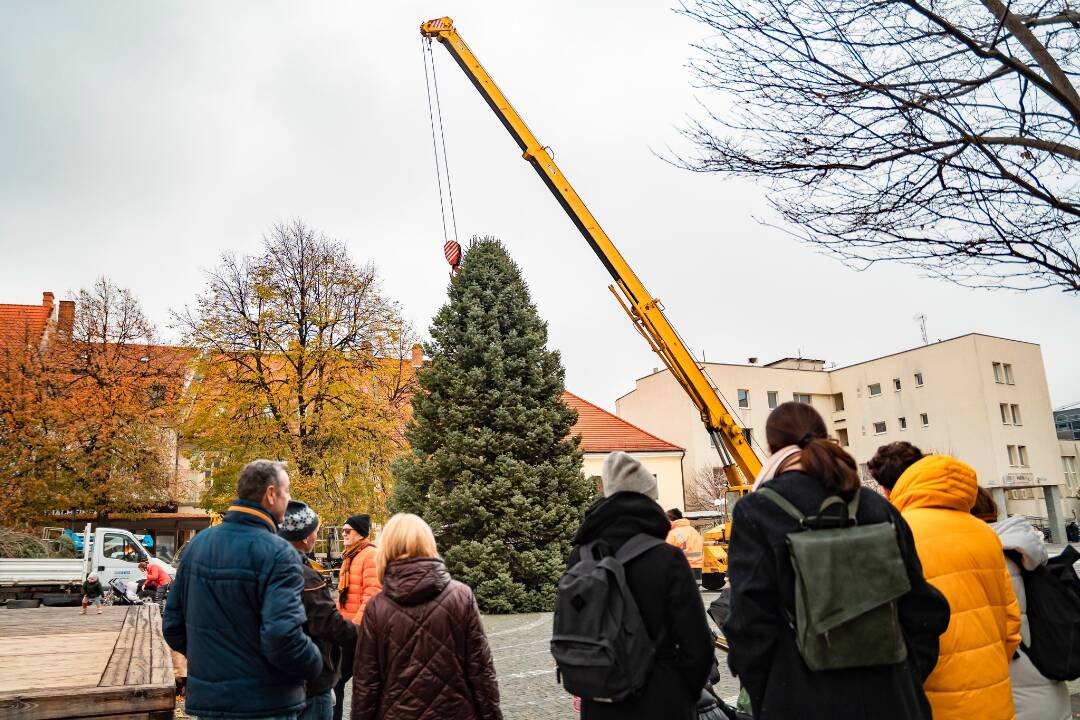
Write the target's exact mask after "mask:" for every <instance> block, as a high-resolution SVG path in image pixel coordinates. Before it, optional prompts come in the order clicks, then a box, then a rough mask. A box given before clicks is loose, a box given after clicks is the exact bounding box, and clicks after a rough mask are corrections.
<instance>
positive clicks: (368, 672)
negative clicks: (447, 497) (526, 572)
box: [352, 513, 502, 720]
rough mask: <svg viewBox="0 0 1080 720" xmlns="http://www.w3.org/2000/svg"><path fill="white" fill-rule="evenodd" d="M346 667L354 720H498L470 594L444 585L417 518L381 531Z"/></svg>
mask: <svg viewBox="0 0 1080 720" xmlns="http://www.w3.org/2000/svg"><path fill="white" fill-rule="evenodd" d="M375 567H376V572H377V573H378V577H379V581H380V582H381V583H382V592H381V593H379V594H378V595H376V596H374V597H373V598H371V600H369V601H368V604H367V609H366V610H365V611H364V619H363V621H362V622H361V623H360V635H359V638H358V639H357V642H356V660H355V663H354V664H353V699H352V717H353V720H382V719H383V718H393V719H394V720H501V718H502V712H501V711H500V710H499V686H498V684H497V683H496V681H495V667H494V665H493V664H492V662H491V651H490V650H489V649H488V643H487V637H486V636H485V635H484V628H483V626H482V625H481V624H480V610H479V608H477V606H476V599H475V598H474V597H473V594H472V590H470V589H469V587H468V586H467V585H465V584H463V583H460V582H458V581H456V580H453V579H451V578H450V573H448V572H447V571H446V566H445V565H444V564H443V561H442V559H441V558H440V557H439V553H438V550H437V548H436V547H435V535H434V534H433V533H432V532H431V528H430V527H429V526H428V524H427V523H426V522H424V521H423V520H422V519H421V518H419V517H417V516H416V515H410V514H408V513H401V514H398V515H394V516H393V517H392V518H390V520H389V522H387V523H386V527H385V528H383V531H382V534H381V535H380V540H379V549H378V552H377V554H376V556H375Z"/></svg>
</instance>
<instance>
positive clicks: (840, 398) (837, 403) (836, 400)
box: [832, 393, 844, 412]
mask: <svg viewBox="0 0 1080 720" xmlns="http://www.w3.org/2000/svg"><path fill="white" fill-rule="evenodd" d="M832 401H833V410H835V411H836V412H840V411H842V410H843V409H844V393H836V394H835V395H833V396H832Z"/></svg>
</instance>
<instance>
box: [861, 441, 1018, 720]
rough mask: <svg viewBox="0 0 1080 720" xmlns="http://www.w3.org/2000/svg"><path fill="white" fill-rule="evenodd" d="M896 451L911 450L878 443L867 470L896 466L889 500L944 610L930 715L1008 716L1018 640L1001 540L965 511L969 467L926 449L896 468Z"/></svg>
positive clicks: (993, 719) (996, 719)
mask: <svg viewBox="0 0 1080 720" xmlns="http://www.w3.org/2000/svg"><path fill="white" fill-rule="evenodd" d="M890 448H891V449H890ZM898 451H904V454H905V457H907V456H912V457H914V456H915V453H911V452H910V450H909V449H907V448H899V449H897V448H893V447H891V446H885V447H882V448H879V450H878V453H877V454H876V455H875V458H874V460H871V462H870V467H871V471H873V468H875V467H877V468H890V469H891V472H892V473H895V472H896V471H897V470H898V469H900V470H901V471H900V473H899V476H898V478H897V480H896V483H895V485H893V487H892V490H891V491H890V493H889V500H890V502H892V504H893V505H894V506H895V507H896V509H897V510H899V511H900V514H901V515H902V516H903V518H904V520H905V521H907V524H908V525H909V526H910V527H911V532H912V534H913V535H914V537H915V547H916V549H917V550H918V553H919V559H920V560H921V561H922V566H923V572H924V573H925V575H926V579H927V580H928V581H929V582H930V583H931V584H932V585H934V586H935V587H936V588H937V589H938V590H940V591H941V592H942V594H944V595H945V598H946V599H947V600H948V601H949V608H950V611H951V616H950V620H949V626H948V629H947V630H946V631H945V633H944V634H943V635H942V636H941V641H940V648H941V649H940V655H939V657H938V662H937V666H936V667H935V668H934V671H933V672H932V673H931V674H930V676H929V677H928V678H927V679H926V683H925V685H924V687H925V689H926V696H927V698H928V699H929V701H930V705H931V707H932V708H933V712H934V720H969V719H970V718H980V720H1013V719H1014V718H1015V717H1016V711H1015V708H1014V705H1013V694H1012V688H1011V683H1010V678H1009V664H1010V661H1011V660H1012V657H1013V654H1014V653H1015V652H1016V649H1017V647H1019V645H1020V606H1019V604H1018V603H1017V600H1016V593H1015V592H1014V591H1013V585H1012V581H1011V580H1010V578H1009V571H1008V570H1007V569H1006V567H1005V556H1004V555H1003V554H1002V549H1001V541H1000V540H999V539H998V537H997V534H996V533H995V532H994V529H993V528H991V527H990V526H989V525H987V524H986V523H985V522H982V521H980V520H979V519H978V518H976V517H974V516H973V515H971V514H970V511H971V508H972V506H973V505H974V504H975V498H976V495H977V493H978V487H979V484H978V481H977V479H976V477H975V471H974V470H973V469H972V468H971V467H969V466H968V465H966V464H964V463H963V462H961V461H959V460H957V459H956V458H952V457H949V456H948V455H926V456H924V457H921V458H919V459H917V460H915V461H914V462H912V463H911V464H910V465H908V466H907V467H906V468H901V467H898V464H897V462H894V461H895V460H896V458H895V457H892V456H893V455H895V454H896V452H898ZM918 454H920V455H921V453H918ZM899 465H900V466H902V465H903V463H902V462H900V463H899ZM884 479H885V480H886V482H888V481H889V480H890V479H891V478H890V477H888V476H886V477H885V478H884Z"/></svg>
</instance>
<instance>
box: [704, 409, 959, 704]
mask: <svg viewBox="0 0 1080 720" xmlns="http://www.w3.org/2000/svg"><path fill="white" fill-rule="evenodd" d="M766 439H767V441H768V444H769V449H770V452H772V457H771V458H770V462H769V463H767V464H766V466H765V468H764V469H763V473H762V475H759V480H758V482H756V483H755V487H757V486H758V485H759V484H762V483H764V484H765V486H766V487H769V488H772V489H773V490H775V491H776V492H778V493H780V494H781V495H782V496H784V497H785V498H786V499H787V500H788V501H789V502H791V503H792V504H793V505H795V506H796V507H797V508H798V509H799V510H800V511H801V512H802V513H803V514H804V515H807V516H810V515H816V514H817V512H818V509H819V508H820V506H821V503H822V502H823V501H824V500H825V499H826V498H827V497H829V496H830V495H840V496H841V497H842V498H843V499H844V500H845V501H850V500H851V499H852V498H853V497H854V494H855V493H859V507H858V512H857V514H856V520H857V522H858V523H859V524H870V523H880V522H891V523H892V524H893V525H895V526H896V534H897V540H898V543H899V546H900V554H901V556H902V558H903V560H904V565H905V567H906V569H907V575H908V579H909V581H910V583H911V589H910V590H909V591H908V593H907V594H906V595H903V596H901V597H900V598H899V600H898V601H897V605H898V615H899V620H900V626H901V629H902V632H903V635H904V639H905V642H906V645H907V651H908V652H907V659H906V660H904V661H903V662H901V663H897V664H895V665H883V666H878V667H865V668H851V669H843V670H830V671H823V672H815V671H812V670H810V669H809V668H808V667H807V666H806V663H805V662H804V661H803V658H802V655H800V653H799V649H798V647H797V645H796V641H795V633H794V631H793V630H792V628H791V626H790V625H789V624H788V621H787V619H786V618H787V617H794V616H795V575H794V571H793V570H792V567H791V560H790V557H789V554H788V548H787V534H788V533H790V532H793V531H795V530H797V529H798V525H797V524H796V521H795V520H794V519H792V518H791V517H790V516H789V515H787V514H786V513H785V512H784V511H783V510H781V509H780V508H779V507H777V506H776V505H775V504H774V503H773V502H771V501H770V500H769V499H767V498H765V497H763V496H761V495H757V494H755V493H751V494H749V495H747V496H746V497H744V498H742V499H741V500H739V501H738V503H737V504H736V505H735V508H734V512H733V513H732V517H733V526H732V530H731V545H730V547H729V549H728V581H729V583H730V585H731V614H730V616H729V618H728V620H727V622H726V623H725V625H724V634H725V635H726V636H727V639H728V643H729V645H730V652H729V654H728V665H729V667H730V668H731V671H732V672H733V673H734V674H735V675H737V676H738V678H739V680H740V681H741V683H742V685H743V687H745V688H746V690H747V692H748V693H749V695H750V703H751V705H752V708H753V712H754V718H755V719H756V720H766V719H773V718H775V719H778V720H789V719H790V718H796V717H797V718H829V720H849V719H850V720H855V719H858V720H892V719H893V718H895V719H896V720H908V719H910V718H925V719H926V720H929V718H930V717H931V713H930V705H929V703H928V702H927V700H926V695H925V693H924V692H923V689H922V686H923V681H924V680H925V679H926V677H927V676H928V675H929V674H930V672H931V671H932V670H933V669H934V665H936V664H937V656H938V636H939V635H941V633H943V632H944V631H945V628H946V627H948V624H949V604H948V602H947V601H946V600H945V598H944V596H943V595H942V594H941V593H940V592H938V591H937V590H936V589H935V588H934V587H933V586H931V585H930V584H929V583H928V582H927V581H926V579H925V578H924V577H923V573H922V565H921V563H920V562H919V557H918V555H917V554H916V552H915V542H914V540H913V539H912V535H911V530H910V529H909V528H908V526H907V523H905V522H904V519H903V518H902V517H901V516H900V513H898V512H897V511H896V509H895V508H893V506H892V505H890V504H889V502H888V501H887V500H885V498H883V497H881V496H880V495H878V494H877V493H875V492H873V491H872V490H869V489H867V488H860V487H859V477H858V474H857V472H856V469H855V467H856V466H855V461H854V460H853V459H852V458H851V456H850V455H848V454H847V453H846V452H845V451H844V450H843V449H842V448H841V447H840V446H839V445H838V444H836V443H835V442H833V441H832V440H830V439H829V438H828V436H827V430H826V428H825V423H824V421H823V420H822V419H821V416H820V415H819V414H818V413H817V411H816V410H814V409H813V408H812V407H811V406H809V405H806V404H804V403H784V404H782V405H780V407H778V408H777V409H776V410H774V411H773V412H772V414H771V415H770V416H769V419H768V421H767V423H766Z"/></svg>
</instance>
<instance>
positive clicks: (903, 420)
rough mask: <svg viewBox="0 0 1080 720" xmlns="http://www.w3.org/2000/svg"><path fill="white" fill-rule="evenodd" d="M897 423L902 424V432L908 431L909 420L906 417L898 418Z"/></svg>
mask: <svg viewBox="0 0 1080 720" xmlns="http://www.w3.org/2000/svg"><path fill="white" fill-rule="evenodd" d="M896 421H897V422H899V423H900V429H901V430H907V418H906V417H902V418H896Z"/></svg>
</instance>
